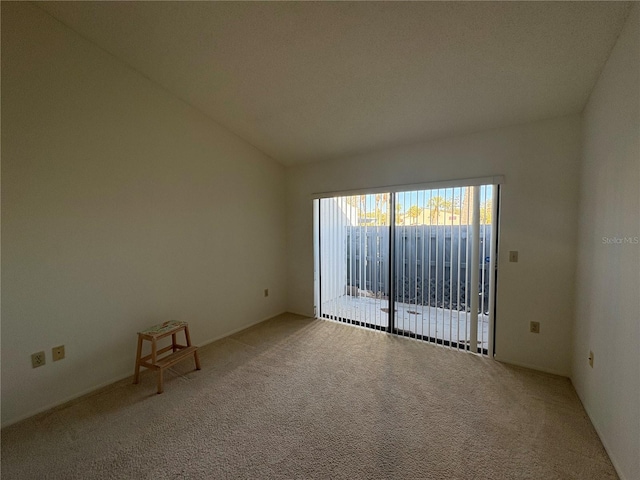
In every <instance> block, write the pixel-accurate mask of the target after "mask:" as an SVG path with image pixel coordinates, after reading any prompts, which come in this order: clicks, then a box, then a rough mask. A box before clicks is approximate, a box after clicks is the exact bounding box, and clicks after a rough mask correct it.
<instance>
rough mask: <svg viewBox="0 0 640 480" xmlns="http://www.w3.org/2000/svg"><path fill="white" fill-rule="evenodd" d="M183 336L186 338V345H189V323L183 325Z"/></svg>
mask: <svg viewBox="0 0 640 480" xmlns="http://www.w3.org/2000/svg"><path fill="white" fill-rule="evenodd" d="M184 338H185V339H186V340H187V347H190V346H191V335H189V325H185V326H184Z"/></svg>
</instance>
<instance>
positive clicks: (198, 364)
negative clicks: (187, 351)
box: [193, 350, 200, 370]
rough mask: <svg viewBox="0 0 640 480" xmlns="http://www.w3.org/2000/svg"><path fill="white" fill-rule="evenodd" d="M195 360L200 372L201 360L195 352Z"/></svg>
mask: <svg viewBox="0 0 640 480" xmlns="http://www.w3.org/2000/svg"><path fill="white" fill-rule="evenodd" d="M193 358H194V359H195V361H196V370H200V358H199V357H198V351H197V350H196V351H195V352H193Z"/></svg>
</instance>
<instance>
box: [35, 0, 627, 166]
mask: <svg viewBox="0 0 640 480" xmlns="http://www.w3.org/2000/svg"><path fill="white" fill-rule="evenodd" d="M36 5H37V6H39V7H40V8H43V9H44V10H46V11H47V12H49V13H50V14H51V15H53V16H54V17H56V18H58V19H59V20H60V21H61V22H63V23H65V24H66V25H68V26H69V27H71V28H72V29H74V30H75V31H77V32H78V33H80V34H81V35H82V36H83V37H85V38H87V39H89V40H90V41H92V42H94V43H95V44H97V45H98V46H100V47H101V48H103V49H104V50H106V51H108V52H110V53H111V54H113V55H114V56H115V57H117V58H119V59H121V60H122V61H124V62H126V63H127V64H128V65H130V66H131V67H133V68H134V69H136V70H138V71H139V72H141V73H142V74H144V75H145V76H146V77H148V78H149V79H151V80H152V81H154V82H156V83H158V84H160V85H162V86H163V87H164V88H165V89H166V90H168V91H170V92H171V93H173V94H175V95H176V96H178V97H179V98H181V99H183V100H184V101H186V102H188V103H190V104H191V105H193V106H194V107H196V108H197V109H199V110H201V111H202V112H204V113H205V114H206V115H208V116H209V117H211V118H212V119H214V120H215V121H217V122H218V123H220V124H222V125H223V126H225V127H226V128H228V129H229V130H231V131H233V132H234V133H236V134H237V135H239V136H240V137H242V138H244V139H245V140H246V141H248V142H249V143H251V144H253V145H254V146H255V147H257V148H258V149H260V150H261V151H263V152H264V153H266V154H268V155H269V156H271V157H273V158H274V159H276V160H278V161H280V162H281V163H283V164H285V165H293V164H296V163H299V162H309V161H318V160H323V159H329V158H336V157H343V156H348V155H352V154H357V153H362V152H366V151H370V150H374V149H380V148H386V147H390V146H394V145H399V144H404V143H410V142H417V141H423V140H428V139H433V138H437V137H442V136H450V135H455V134H460V133H466V132H472V131H478V130H482V129H487V128H494V127H500V126H505V125H513V124H518V123H524V122H528V121H532V120H538V119H543V118H549V117H555V116H560V115H565V114H571V113H577V112H580V111H581V110H582V109H583V108H584V105H585V104H586V101H587V99H588V96H589V94H590V92H591V89H592V88H593V85H594V84H595V81H596V79H597V77H598V75H599V73H600V71H601V69H602V67H603V65H604V63H605V61H606V59H607V56H608V54H609V52H610V51H611V48H612V47H613V45H614V43H615V41H616V38H617V36H618V34H619V32H620V30H621V28H622V25H623V23H624V20H625V18H626V16H627V14H628V11H629V7H630V4H629V3H628V2H549V3H547V2H495V3H494V2H489V3H486V2H424V3H422V2H407V3H405V2H353V3H352V2H326V3H324V2H300V3H298V2H264V3H254V2H50V3H49V2H47V3H37V4H36Z"/></svg>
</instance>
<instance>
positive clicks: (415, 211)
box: [405, 205, 423, 225]
mask: <svg viewBox="0 0 640 480" xmlns="http://www.w3.org/2000/svg"><path fill="white" fill-rule="evenodd" d="M422 210H423V209H422V208H420V207H418V206H417V205H411V206H410V207H409V209H408V210H407V211H406V212H405V215H407V216H408V217H409V218H410V219H411V224H412V225H417V224H418V217H419V216H420V214H421V213H422Z"/></svg>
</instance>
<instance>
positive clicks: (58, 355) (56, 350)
mask: <svg viewBox="0 0 640 480" xmlns="http://www.w3.org/2000/svg"><path fill="white" fill-rule="evenodd" d="M51 358H53V361H54V362H57V361H58V360H62V359H63V358H64V345H60V346H59V347H53V348H52V349H51Z"/></svg>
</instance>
